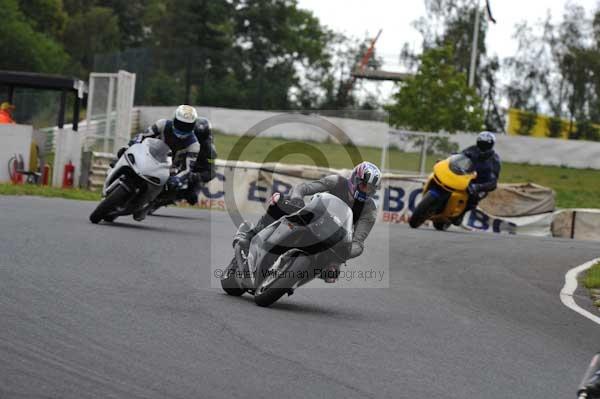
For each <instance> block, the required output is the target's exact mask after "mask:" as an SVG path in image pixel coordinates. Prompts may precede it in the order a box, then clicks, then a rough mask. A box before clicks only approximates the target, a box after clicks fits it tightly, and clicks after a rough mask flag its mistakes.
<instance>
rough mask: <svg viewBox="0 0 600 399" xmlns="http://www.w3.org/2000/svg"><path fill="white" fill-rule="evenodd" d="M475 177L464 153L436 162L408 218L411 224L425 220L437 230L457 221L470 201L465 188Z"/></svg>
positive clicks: (475, 174) (421, 222)
mask: <svg viewBox="0 0 600 399" xmlns="http://www.w3.org/2000/svg"><path fill="white" fill-rule="evenodd" d="M476 177H477V172H475V168H474V165H473V162H472V161H471V160H470V159H469V158H468V157H467V156H466V155H463V154H455V155H451V156H450V157H449V158H447V159H445V160H443V161H439V162H438V163H436V164H435V165H434V167H433V173H432V174H431V175H430V176H429V178H428V179H427V182H426V183H425V186H424V187H423V198H422V199H421V201H420V202H419V204H418V205H417V207H416V208H415V210H414V211H413V213H412V215H411V217H410V220H409V222H408V223H409V224H410V227H412V228H417V227H419V226H421V225H422V224H423V223H425V221H427V220H428V219H429V220H431V221H432V222H433V227H435V229H436V230H446V229H448V227H450V225H451V224H452V223H458V221H459V217H460V215H462V213H463V212H464V210H465V208H466V206H467V202H468V200H469V193H468V192H467V188H468V187H469V183H470V182H471V181H472V180H473V179H475V178H476Z"/></svg>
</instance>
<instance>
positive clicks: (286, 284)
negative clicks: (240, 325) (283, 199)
mask: <svg viewBox="0 0 600 399" xmlns="http://www.w3.org/2000/svg"><path fill="white" fill-rule="evenodd" d="M352 226H353V221H352V210H351V209H350V208H349V207H348V205H346V204H345V203H344V202H343V201H342V200H340V199H339V198H338V197H336V196H334V195H331V194H329V193H319V194H315V195H314V196H313V197H312V199H311V200H310V202H309V203H308V204H306V205H305V206H304V207H301V208H298V209H297V210H296V211H295V212H292V213H290V214H288V215H285V216H283V217H281V218H280V219H279V220H277V221H275V222H273V223H272V224H270V225H269V226H267V227H265V228H264V229H263V230H261V231H260V232H259V233H258V234H257V235H256V236H255V237H254V238H253V239H252V241H251V242H250V246H249V248H248V250H247V253H246V252H245V251H244V250H243V249H242V247H241V246H240V245H239V244H236V246H235V248H234V252H235V256H234V258H233V260H232V261H231V263H230V264H229V266H228V267H227V268H226V269H225V270H224V271H223V273H222V277H221V286H222V288H223V290H224V291H225V292H226V293H227V294H229V295H233V296H241V295H243V294H244V293H245V292H248V293H250V294H253V295H254V301H255V303H256V304H257V305H258V306H264V307H266V306H270V305H272V304H273V303H275V302H276V301H277V300H278V299H279V298H281V297H282V296H283V295H285V294H288V295H292V294H293V293H294V290H295V289H296V288H298V287H301V286H302V285H304V284H306V283H308V282H309V281H311V280H313V279H314V278H316V277H320V276H321V273H322V272H324V271H325V272H326V270H327V266H328V265H331V264H332V263H338V264H339V263H343V262H344V261H345V259H347V258H348V255H349V254H350V249H351V248H352ZM250 227H251V226H249V225H248V224H246V223H242V224H241V225H240V227H239V229H238V231H239V230H240V229H246V231H247V229H249V228H250Z"/></svg>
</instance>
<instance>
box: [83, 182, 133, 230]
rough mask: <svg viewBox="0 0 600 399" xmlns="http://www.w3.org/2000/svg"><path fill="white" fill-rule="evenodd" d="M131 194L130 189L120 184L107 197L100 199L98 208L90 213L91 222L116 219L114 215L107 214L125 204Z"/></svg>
mask: <svg viewBox="0 0 600 399" xmlns="http://www.w3.org/2000/svg"><path fill="white" fill-rule="evenodd" d="M129 195H130V194H129V191H127V189H126V188H125V187H123V186H122V185H120V184H119V185H118V186H117V187H115V189H114V190H112V191H111V192H110V194H108V196H107V197H106V198H104V199H103V200H102V201H100V203H99V204H98V206H97V207H96V209H94V212H92V214H91V215H90V222H92V223H94V224H97V223H100V221H101V220H102V219H105V220H109V221H112V220H114V219H115V218H114V217H112V216H107V215H108V214H109V213H110V212H112V211H114V210H115V208H116V207H117V206H119V205H121V204H123V203H124V202H125V201H126V200H127V197H129Z"/></svg>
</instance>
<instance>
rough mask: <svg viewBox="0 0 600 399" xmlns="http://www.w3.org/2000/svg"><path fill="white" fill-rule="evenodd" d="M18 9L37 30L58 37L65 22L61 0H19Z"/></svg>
mask: <svg viewBox="0 0 600 399" xmlns="http://www.w3.org/2000/svg"><path fill="white" fill-rule="evenodd" d="M19 9H20V10H21V12H22V13H23V14H24V15H25V16H26V17H27V18H28V19H29V21H30V23H31V27H32V28H33V29H35V30H36V31H37V32H40V33H44V34H46V35H48V36H51V37H52V38H53V39H59V38H60V36H61V35H62V33H63V30H64V28H65V24H66V22H67V13H66V12H65V11H64V10H63V7H62V1H61V0H19Z"/></svg>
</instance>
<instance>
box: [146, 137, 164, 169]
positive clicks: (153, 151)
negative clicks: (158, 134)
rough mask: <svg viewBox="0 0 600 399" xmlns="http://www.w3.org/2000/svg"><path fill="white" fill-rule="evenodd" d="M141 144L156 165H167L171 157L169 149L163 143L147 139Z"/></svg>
mask: <svg viewBox="0 0 600 399" xmlns="http://www.w3.org/2000/svg"><path fill="white" fill-rule="evenodd" d="M142 143H144V145H145V146H146V147H147V148H148V153H150V156H152V158H154V159H155V160H156V161H157V162H158V163H167V161H168V159H169V156H170V155H171V149H170V148H169V146H168V145H166V144H165V143H164V142H163V141H161V140H158V139H153V138H148V139H146V140H144V141H143V142H142Z"/></svg>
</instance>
